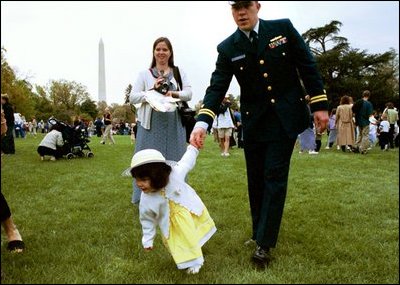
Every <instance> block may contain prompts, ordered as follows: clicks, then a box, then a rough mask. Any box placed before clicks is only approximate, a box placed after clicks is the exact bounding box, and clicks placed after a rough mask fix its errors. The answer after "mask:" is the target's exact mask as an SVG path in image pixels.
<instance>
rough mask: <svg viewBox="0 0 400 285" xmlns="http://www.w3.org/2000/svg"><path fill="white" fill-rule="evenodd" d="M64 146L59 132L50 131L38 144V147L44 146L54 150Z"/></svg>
mask: <svg viewBox="0 0 400 285" xmlns="http://www.w3.org/2000/svg"><path fill="white" fill-rule="evenodd" d="M63 144H64V141H63V138H62V134H61V132H59V131H56V130H52V131H51V132H49V133H48V134H47V135H46V136H45V137H44V138H43V140H42V141H41V142H40V144H39V146H45V147H48V148H51V149H54V150H56V149H57V146H62V145H63Z"/></svg>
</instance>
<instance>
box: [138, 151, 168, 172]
mask: <svg viewBox="0 0 400 285" xmlns="http://www.w3.org/2000/svg"><path fill="white" fill-rule="evenodd" d="M165 161H166V160H165V157H164V156H163V155H162V154H161V152H159V151H158V150H155V149H144V150H141V151H138V152H137V153H135V155H134V156H133V157H132V161H131V168H134V167H138V166H139V165H143V164H146V163H152V162H164V163H165Z"/></svg>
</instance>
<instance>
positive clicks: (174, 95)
mask: <svg viewBox="0 0 400 285" xmlns="http://www.w3.org/2000/svg"><path fill="white" fill-rule="evenodd" d="M165 96H167V97H172V98H179V93H178V92H176V91H168V92H167V93H166V94H165Z"/></svg>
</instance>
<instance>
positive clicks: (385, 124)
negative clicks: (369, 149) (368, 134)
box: [379, 113, 390, 150]
mask: <svg viewBox="0 0 400 285" xmlns="http://www.w3.org/2000/svg"><path fill="white" fill-rule="evenodd" d="M389 131H390V124H389V121H388V116H387V115H386V114H385V113H383V115H382V121H381V123H380V124H379V145H380V146H381V150H389Z"/></svg>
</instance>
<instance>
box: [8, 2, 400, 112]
mask: <svg viewBox="0 0 400 285" xmlns="http://www.w3.org/2000/svg"><path fill="white" fill-rule="evenodd" d="M260 3H261V10H260V12H259V17H260V18H263V19H266V20H269V19H278V18H290V19H291V20H292V22H293V24H294V26H295V27H296V28H297V30H298V31H299V33H300V34H302V33H304V32H305V31H307V30H308V29H310V28H317V27H322V26H324V25H326V24H328V23H330V22H331V21H332V20H338V21H340V22H342V24H343V26H342V27H341V32H340V36H344V37H346V38H347V39H348V41H349V43H350V45H351V46H352V47H353V48H359V49H361V50H367V51H368V53H383V52H386V51H388V50H389V49H390V48H391V47H393V48H395V49H396V51H397V52H398V47H399V2H398V1H379V2H378V1H362V2H357V1H345V2H339V1H327V2H325V1H316V2H311V1H295V2H284V1H260ZM235 29H236V25H235V23H234V21H233V18H232V14H231V10H230V6H229V4H228V1H217V2H205V1H199V2H198V1H195V2H194V1H193V2H192V1H185V2H180V1H179V2H178V1H177V2H175V1H168V2H157V1H143V2H137V1H135V2H114V1H113V2H108V1H106V2H100V1H99V2H84V1H83V2H59V1H50V2H29V1H28V2H22V1H21V2H19V1H16V2H12V1H1V46H2V47H4V48H5V49H6V50H7V52H6V59H7V61H8V63H9V64H10V66H11V67H13V68H14V70H16V71H17V75H18V76H19V77H20V78H28V81H29V82H31V83H33V84H39V85H43V86H44V85H47V84H48V83H49V81H50V80H60V79H65V80H68V81H76V82H78V83H81V84H83V85H84V86H86V87H87V90H88V92H89V93H90V96H91V98H92V99H93V100H95V101H97V100H98V46H99V41H100V38H102V39H103V42H104V50H105V66H106V67H105V69H106V94H107V102H108V103H109V104H111V103H118V104H122V103H123V98H124V90H125V89H126V87H127V86H128V84H130V83H131V84H133V83H134V82H135V80H136V77H137V75H138V73H139V72H140V71H141V70H144V69H147V68H148V67H149V65H150V63H151V59H152V45H153V42H154V40H155V39H156V38H158V37H160V36H165V37H168V38H169V39H170V40H171V42H172V45H173V48H174V54H175V64H176V65H178V66H179V67H181V68H182V69H184V70H185V71H186V73H187V74H188V77H189V80H190V82H191V84H192V89H193V99H192V101H191V102H190V105H192V106H193V105H194V104H195V103H197V102H198V101H199V100H200V99H202V98H203V96H204V92H205V89H206V88H207V87H208V84H209V80H210V75H211V73H212V71H213V70H214V68H215V61H216V58H217V52H216V46H217V44H218V43H220V42H221V41H223V40H224V39H225V38H226V37H228V36H229V35H230V34H232V33H233V32H234V31H235ZM228 92H229V93H232V94H234V95H239V87H238V85H237V82H236V80H233V82H232V84H231V88H230V89H229V91H228Z"/></svg>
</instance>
